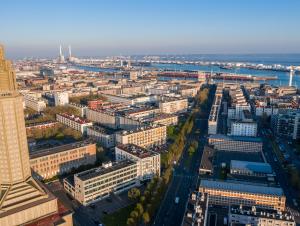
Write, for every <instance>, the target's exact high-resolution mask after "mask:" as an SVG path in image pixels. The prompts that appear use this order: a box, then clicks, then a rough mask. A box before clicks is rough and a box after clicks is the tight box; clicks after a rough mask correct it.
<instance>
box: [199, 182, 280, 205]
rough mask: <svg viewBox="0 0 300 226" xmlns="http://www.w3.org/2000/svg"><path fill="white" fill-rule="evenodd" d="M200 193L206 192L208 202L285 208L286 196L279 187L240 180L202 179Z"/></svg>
mask: <svg viewBox="0 0 300 226" xmlns="http://www.w3.org/2000/svg"><path fill="white" fill-rule="evenodd" d="M199 191H200V192H201V193H207V194H208V197H209V203H210V204H216V205H226V206H229V205H245V206H256V207H261V208H266V209H274V210H279V211H284V210H285V201H286V198H285V196H284V194H283V190H282V189H281V188H279V187H269V186H265V185H262V184H254V183H246V182H242V181H238V182H234V181H232V182H231V181H216V180H205V179H202V180H201V182H200V186H199Z"/></svg>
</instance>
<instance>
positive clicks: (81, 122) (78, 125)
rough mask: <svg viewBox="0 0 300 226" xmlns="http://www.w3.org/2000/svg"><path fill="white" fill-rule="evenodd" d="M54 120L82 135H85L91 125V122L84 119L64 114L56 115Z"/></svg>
mask: <svg viewBox="0 0 300 226" xmlns="http://www.w3.org/2000/svg"><path fill="white" fill-rule="evenodd" d="M56 120H57V121H58V122H60V123H62V124H64V125H66V126H69V127H71V128H72V129H75V130H77V131H79V132H81V133H82V134H85V133H86V130H87V128H88V127H89V126H92V125H93V123H92V122H90V121H88V120H86V119H83V118H80V117H76V116H74V115H69V114H66V113H62V114H56Z"/></svg>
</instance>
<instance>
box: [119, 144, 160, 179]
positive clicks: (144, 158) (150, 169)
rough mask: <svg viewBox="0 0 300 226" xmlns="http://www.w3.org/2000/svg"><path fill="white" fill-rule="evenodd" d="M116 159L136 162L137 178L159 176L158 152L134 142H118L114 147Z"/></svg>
mask: <svg viewBox="0 0 300 226" xmlns="http://www.w3.org/2000/svg"><path fill="white" fill-rule="evenodd" d="M115 156H116V161H118V162H119V161H123V160H124V159H130V160H133V161H136V162H137V171H138V173H137V176H138V178H139V180H141V181H144V180H150V179H152V178H153V177H154V176H155V175H157V176H160V154H159V153H157V152H154V151H151V150H147V149H145V148H142V147H139V146H137V145H134V144H125V145H122V144H119V145H117V146H116V147H115Z"/></svg>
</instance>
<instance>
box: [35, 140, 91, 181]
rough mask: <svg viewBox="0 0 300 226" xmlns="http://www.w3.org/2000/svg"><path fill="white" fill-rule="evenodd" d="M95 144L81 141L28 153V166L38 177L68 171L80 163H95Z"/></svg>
mask: <svg viewBox="0 0 300 226" xmlns="http://www.w3.org/2000/svg"><path fill="white" fill-rule="evenodd" d="M95 162H96V144H94V143H92V142H90V141H81V142H76V143H71V144H66V145H61V146H57V147H54V148H49V149H43V150H39V151H33V152H31V153H30V166H31V168H32V170H33V171H34V172H35V173H36V174H37V176H38V178H40V179H49V178H52V177H54V176H56V175H60V174H64V173H68V172H70V171H71V170H72V169H76V168H78V167H79V166H82V165H88V164H95Z"/></svg>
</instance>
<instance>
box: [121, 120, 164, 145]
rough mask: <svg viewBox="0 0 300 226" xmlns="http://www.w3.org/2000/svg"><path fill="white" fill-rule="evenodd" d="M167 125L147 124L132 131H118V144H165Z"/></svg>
mask: <svg viewBox="0 0 300 226" xmlns="http://www.w3.org/2000/svg"><path fill="white" fill-rule="evenodd" d="M166 140H167V127H166V126H164V125H155V126H145V127H141V128H138V129H136V130H131V131H122V132H118V133H116V142H117V143H118V144H135V145H138V146H141V147H151V146H155V145H162V144H165V143H166Z"/></svg>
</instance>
